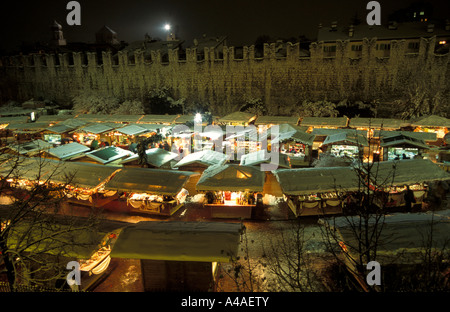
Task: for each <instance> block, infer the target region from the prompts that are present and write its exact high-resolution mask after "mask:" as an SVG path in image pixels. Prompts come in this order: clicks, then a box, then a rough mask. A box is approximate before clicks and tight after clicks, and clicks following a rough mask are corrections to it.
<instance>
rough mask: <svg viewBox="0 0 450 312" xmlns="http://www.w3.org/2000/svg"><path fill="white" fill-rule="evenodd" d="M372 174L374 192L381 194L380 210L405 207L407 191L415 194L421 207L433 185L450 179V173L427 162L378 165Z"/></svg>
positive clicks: (376, 164) (397, 162) (380, 163)
mask: <svg viewBox="0 0 450 312" xmlns="http://www.w3.org/2000/svg"><path fill="white" fill-rule="evenodd" d="M371 172H372V174H371V181H370V184H371V188H372V190H373V191H374V192H377V193H378V194H379V196H378V197H377V200H376V204H377V205H378V206H380V207H401V206H404V205H405V196H404V195H405V192H406V190H407V187H408V188H409V189H410V190H412V191H413V192H414V198H415V201H416V203H415V204H421V203H422V202H423V200H424V199H425V198H426V196H427V192H428V183H429V182H433V181H445V180H448V179H450V174H449V173H448V172H445V171H444V170H442V169H441V168H440V167H439V166H438V165H436V164H434V163H433V162H431V161H430V160H427V159H408V160H401V161H383V162H378V163H374V165H373V167H372V168H371Z"/></svg>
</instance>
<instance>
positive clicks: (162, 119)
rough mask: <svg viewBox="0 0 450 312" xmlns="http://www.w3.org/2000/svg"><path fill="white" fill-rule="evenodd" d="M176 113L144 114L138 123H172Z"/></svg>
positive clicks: (176, 116)
mask: <svg viewBox="0 0 450 312" xmlns="http://www.w3.org/2000/svg"><path fill="white" fill-rule="evenodd" d="M177 118H178V115H144V116H143V117H142V118H141V119H140V120H139V123H157V124H172V123H174V122H175V120H176V119H177Z"/></svg>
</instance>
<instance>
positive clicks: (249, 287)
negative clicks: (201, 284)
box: [218, 227, 266, 292]
mask: <svg viewBox="0 0 450 312" xmlns="http://www.w3.org/2000/svg"><path fill="white" fill-rule="evenodd" d="M243 228H244V230H243V233H242V236H241V243H242V242H243V245H242V247H241V250H240V252H239V253H238V254H237V255H235V254H232V253H229V256H230V259H231V261H230V263H229V264H224V265H223V268H222V269H221V274H220V276H219V278H220V280H219V283H218V290H219V291H222V290H225V291H227V290H229V288H232V291H237V292H259V291H263V290H264V289H265V282H266V278H265V276H264V270H263V266H262V265H261V263H260V262H259V261H258V260H257V259H256V257H255V255H254V254H252V253H251V252H250V249H251V248H250V246H249V241H248V236H247V229H246V228H245V227H243ZM250 243H251V244H253V243H254V241H253V240H251V241H250ZM225 284H229V285H232V286H228V287H227V286H225Z"/></svg>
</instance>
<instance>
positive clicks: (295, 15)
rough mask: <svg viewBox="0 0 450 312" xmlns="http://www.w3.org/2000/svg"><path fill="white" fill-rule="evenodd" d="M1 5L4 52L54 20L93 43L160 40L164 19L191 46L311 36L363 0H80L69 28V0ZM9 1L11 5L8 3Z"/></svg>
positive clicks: (40, 35) (447, 13) (361, 6)
mask: <svg viewBox="0 0 450 312" xmlns="http://www.w3.org/2000/svg"><path fill="white" fill-rule="evenodd" d="M8 2H9V3H5V1H4V2H2V4H1V5H0V10H1V15H0V23H1V27H2V40H1V47H0V49H2V50H4V51H5V50H6V51H8V50H9V49H11V48H12V47H15V46H17V45H18V44H20V43H21V42H25V43H33V42H38V41H40V42H47V41H48V40H49V38H50V36H51V32H50V26H51V24H52V23H53V20H56V21H58V22H59V23H60V24H61V25H62V26H63V31H64V36H65V38H66V40H67V41H68V42H80V41H83V42H94V41H95V32H96V31H97V30H98V29H100V28H101V27H102V26H103V25H107V26H109V27H110V28H111V29H113V30H115V31H116V32H117V33H118V37H119V40H124V41H126V42H130V41H134V40H142V39H143V38H144V35H145V33H148V34H149V35H150V36H151V37H159V38H164V37H165V33H164V31H163V28H162V26H163V25H164V24H165V23H170V24H171V25H173V26H175V25H177V26H178V30H179V31H178V36H179V37H180V38H181V39H183V40H185V41H186V43H187V44H191V43H192V40H193V39H194V38H195V37H200V36H202V34H207V35H210V36H220V35H227V36H228V38H229V39H228V44H229V45H251V44H253V43H254V42H255V40H256V38H257V37H258V36H260V35H268V36H270V37H281V38H289V37H298V36H299V35H305V36H306V37H308V38H310V39H315V36H316V34H317V26H318V24H319V23H322V24H323V25H324V26H328V25H329V24H330V23H331V22H332V21H334V20H337V21H338V23H342V24H348V23H349V21H350V19H351V17H352V16H354V15H355V13H357V14H358V17H359V18H360V19H361V20H362V21H363V22H365V19H366V15H367V13H368V12H369V11H368V10H366V5H367V3H368V2H369V1H368V0H344V1H329V0H322V1H320V0H316V1H312V0H308V1H301V0H296V1H294V0H273V1H267V0H220V1H218V0H163V1H161V0H160V1H153V0H125V1H124V0H80V1H78V2H79V3H80V4H81V26H69V25H68V24H67V23H66V16H67V14H68V13H69V10H67V9H66V5H67V3H68V2H69V0H39V1H37V0H35V1H28V0H27V1H22V0H18V1H8ZM10 2H12V3H10ZM378 2H379V3H380V4H381V15H382V23H386V22H387V15H388V14H389V13H390V12H392V11H393V10H397V9H400V8H404V7H407V6H408V5H409V4H410V3H412V2H415V1H411V0H400V1H397V0H396V1H392V0H384V1H383V0H382V1H378ZM428 2H429V3H431V4H432V5H433V7H434V11H435V12H434V13H435V14H434V17H436V18H444V17H450V1H448V0H447V1H443V0H430V1H428Z"/></svg>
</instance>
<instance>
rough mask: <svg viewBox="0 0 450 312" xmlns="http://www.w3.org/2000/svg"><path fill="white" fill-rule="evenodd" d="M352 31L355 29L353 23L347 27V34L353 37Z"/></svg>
mask: <svg viewBox="0 0 450 312" xmlns="http://www.w3.org/2000/svg"><path fill="white" fill-rule="evenodd" d="M354 31H355V27H354V26H353V25H350V27H349V28H348V36H349V37H353V33H354Z"/></svg>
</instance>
